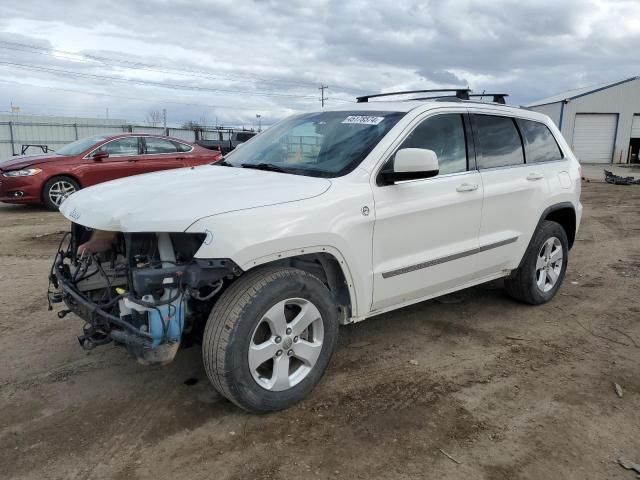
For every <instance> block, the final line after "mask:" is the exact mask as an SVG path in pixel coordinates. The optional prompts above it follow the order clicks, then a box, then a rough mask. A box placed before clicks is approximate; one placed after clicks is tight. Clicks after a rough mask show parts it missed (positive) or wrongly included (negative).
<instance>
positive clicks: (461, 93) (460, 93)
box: [356, 88, 471, 103]
mask: <svg viewBox="0 0 640 480" xmlns="http://www.w3.org/2000/svg"><path fill="white" fill-rule="evenodd" d="M437 92H456V98H458V99H460V100H469V93H470V92H471V90H470V89H469V88H438V89H434V90H405V91H402V92H388V93H376V94H374V95H363V96H361V97H356V100H357V101H358V103H366V102H368V101H369V99H370V98H378V97H388V96H391V95H408V94H411V93H437Z"/></svg>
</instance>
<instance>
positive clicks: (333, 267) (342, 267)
mask: <svg viewBox="0 0 640 480" xmlns="http://www.w3.org/2000/svg"><path fill="white" fill-rule="evenodd" d="M271 265H273V266H286V267H293V268H298V269H300V270H304V271H306V272H308V273H311V274H312V275H315V276H316V277H318V278H319V279H320V280H321V281H322V282H323V283H324V284H325V285H326V286H327V288H329V290H330V291H331V293H332V295H333V296H334V298H335V300H336V304H337V305H338V308H339V312H340V322H341V323H347V321H348V319H349V318H350V317H352V316H355V315H356V314H357V300H356V293H355V288H354V282H353V278H352V275H351V272H350V270H349V266H348V265H347V262H346V261H345V259H344V257H343V256H342V254H341V253H340V252H339V251H338V250H337V249H336V248H334V247H330V246H314V247H305V248H297V249H295V250H288V251H284V252H278V253H273V254H271V255H267V256H264V257H260V258H257V259H254V260H251V261H250V262H247V263H245V264H244V265H242V267H241V268H242V270H244V272H245V274H246V273H247V272H250V271H252V270H254V269H256V268H258V267H264V266H271Z"/></svg>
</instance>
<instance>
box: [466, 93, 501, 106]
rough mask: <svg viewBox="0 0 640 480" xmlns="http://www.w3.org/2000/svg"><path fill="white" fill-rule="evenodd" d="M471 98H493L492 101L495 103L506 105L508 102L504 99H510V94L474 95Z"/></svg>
mask: <svg viewBox="0 0 640 480" xmlns="http://www.w3.org/2000/svg"><path fill="white" fill-rule="evenodd" d="M469 96H470V97H493V100H491V101H492V102H493V103H499V104H501V105H506V103H507V101H506V100H505V99H504V97H508V96H509V94H508V93H474V94H473V95H469Z"/></svg>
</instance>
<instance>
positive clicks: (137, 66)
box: [0, 40, 313, 87]
mask: <svg viewBox="0 0 640 480" xmlns="http://www.w3.org/2000/svg"><path fill="white" fill-rule="evenodd" d="M0 48H3V49H6V50H14V51H19V52H25V51H26V52H29V53H35V54H38V55H46V56H51V57H59V56H61V55H62V56H67V57H69V56H70V57H71V58H67V59H68V60H78V59H83V60H89V61H93V62H99V63H102V64H103V65H109V66H112V67H119V68H129V69H134V70H145V71H151V72H161V73H169V74H172V75H181V76H187V77H197V78H223V79H230V80H239V79H241V80H252V81H258V82H262V83H271V84H275V85H293V86H304V87H310V86H312V85H313V83H311V82H296V81H291V80H274V79H269V78H262V77H259V76H255V75H249V74H228V73H211V72H207V71H203V70H189V69H184V70H178V69H174V68H167V67H162V66H158V65H152V64H147V63H142V62H132V61H130V60H121V59H117V58H113V57H111V58H109V57H102V56H98V55H89V54H82V53H74V52H69V51H65V50H57V49H48V48H45V47H38V46H36V45H28V44H23V43H17V42H7V41H4V40H0Z"/></svg>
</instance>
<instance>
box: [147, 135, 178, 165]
mask: <svg viewBox="0 0 640 480" xmlns="http://www.w3.org/2000/svg"><path fill="white" fill-rule="evenodd" d="M142 140H143V143H144V155H143V157H142V160H141V162H140V163H141V170H143V171H144V172H155V171H158V170H169V169H171V168H180V167H184V166H186V165H187V162H186V152H182V151H180V149H179V145H181V144H180V143H179V142H174V141H172V140H169V139H168V138H162V137H143V138H142Z"/></svg>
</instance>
